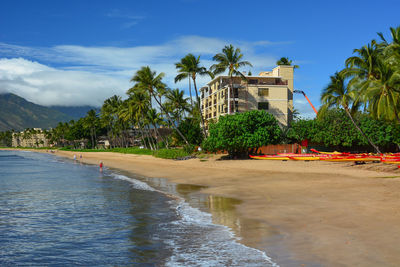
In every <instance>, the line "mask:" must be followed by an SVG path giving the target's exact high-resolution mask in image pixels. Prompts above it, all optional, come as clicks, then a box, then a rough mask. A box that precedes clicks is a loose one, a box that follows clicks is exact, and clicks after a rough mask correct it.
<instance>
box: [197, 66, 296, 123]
mask: <svg viewBox="0 0 400 267" xmlns="http://www.w3.org/2000/svg"><path fill="white" fill-rule="evenodd" d="M246 78H247V80H244V79H242V78H241V77H233V95H232V92H231V90H229V86H230V78H229V76H218V77H216V78H214V79H213V80H212V81H210V82H209V83H208V84H207V86H204V87H202V88H201V89H200V94H201V98H200V103H201V107H202V115H203V118H204V120H205V122H206V123H205V124H206V128H208V127H207V124H208V121H210V120H216V121H217V120H218V118H219V117H220V116H223V115H226V114H234V113H237V112H244V111H248V110H257V109H258V110H265V111H266V112H268V113H271V114H272V115H274V116H275V117H276V119H277V120H278V121H279V123H280V124H281V125H284V126H287V125H289V124H290V121H291V120H292V113H293V66H286V65H281V66H277V67H275V68H274V69H273V70H272V71H264V72H261V73H260V74H259V75H258V76H246Z"/></svg>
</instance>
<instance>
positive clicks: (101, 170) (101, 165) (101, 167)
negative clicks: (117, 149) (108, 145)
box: [99, 161, 103, 172]
mask: <svg viewBox="0 0 400 267" xmlns="http://www.w3.org/2000/svg"><path fill="white" fill-rule="evenodd" d="M99 167H100V172H103V162H102V161H100V165H99Z"/></svg>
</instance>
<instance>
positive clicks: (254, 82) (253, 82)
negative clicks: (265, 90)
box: [249, 79, 258, 84]
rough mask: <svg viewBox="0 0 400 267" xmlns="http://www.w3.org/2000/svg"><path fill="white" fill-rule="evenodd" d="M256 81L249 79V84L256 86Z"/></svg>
mask: <svg viewBox="0 0 400 267" xmlns="http://www.w3.org/2000/svg"><path fill="white" fill-rule="evenodd" d="M257 83H258V80H257V79H250V80H249V84H257Z"/></svg>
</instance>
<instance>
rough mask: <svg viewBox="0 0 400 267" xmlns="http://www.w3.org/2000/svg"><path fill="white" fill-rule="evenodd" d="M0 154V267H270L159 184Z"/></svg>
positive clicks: (42, 157) (40, 157)
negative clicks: (76, 266)
mask: <svg viewBox="0 0 400 267" xmlns="http://www.w3.org/2000/svg"><path fill="white" fill-rule="evenodd" d="M144 181H145V180H143V179H140V178H139V177H135V176H133V175H126V174H125V175H124V174H122V173H120V172H118V171H114V170H108V169H105V170H104V171H103V172H99V169H98V167H97V166H93V165H85V164H80V163H79V162H77V161H72V160H68V159H63V158H58V157H56V156H54V155H48V154H40V153H33V152H24V151H0V266H15V265H18V266H73V265H83V266H94V265H98V266H276V264H274V263H273V262H272V261H271V260H270V259H269V258H268V257H267V255H266V254H265V253H264V252H262V251H259V250H257V249H254V248H249V247H246V246H244V245H242V244H240V243H239V242H238V238H237V237H236V236H235V235H234V233H233V231H232V230H231V229H230V228H228V227H226V226H222V225H218V224H214V223H213V222H212V218H211V215H210V214H209V213H207V212H205V211H202V210H200V209H199V208H196V207H192V206H191V205H189V204H188V203H187V202H185V199H184V198H182V197H180V196H179V195H174V196H171V195H170V192H167V191H171V190H166V186H165V185H164V186H158V187H157V186H155V185H154V184H153V186H151V185H149V184H148V183H146V182H144Z"/></svg>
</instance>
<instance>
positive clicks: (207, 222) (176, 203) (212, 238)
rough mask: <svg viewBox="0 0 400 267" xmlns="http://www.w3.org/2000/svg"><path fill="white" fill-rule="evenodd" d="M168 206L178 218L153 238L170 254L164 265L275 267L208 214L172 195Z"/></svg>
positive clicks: (139, 185) (133, 182)
mask: <svg viewBox="0 0 400 267" xmlns="http://www.w3.org/2000/svg"><path fill="white" fill-rule="evenodd" d="M111 176H112V177H114V178H115V179H119V180H124V181H128V182H130V183H131V185H132V187H133V188H135V189H138V190H145V191H152V192H160V193H162V194H165V195H169V194H168V193H167V192H163V191H160V190H157V189H155V188H153V187H151V186H150V185H148V184H147V183H145V182H142V181H139V180H137V179H134V178H131V177H127V176H125V175H121V174H115V173H112V174H111ZM170 204H171V207H172V208H173V211H174V212H175V213H176V215H177V216H176V217H177V218H178V219H177V220H174V221H171V222H165V223H163V224H162V225H160V226H159V230H157V231H155V233H154V235H153V237H154V238H156V239H158V240H162V241H163V242H164V243H165V244H166V245H167V246H168V247H169V248H170V249H171V251H172V255H171V256H170V257H169V259H167V261H166V263H165V265H166V266H250V267H252V266H273V267H277V266H278V265H277V264H276V263H274V262H273V261H272V260H271V258H270V257H268V256H267V254H266V253H265V252H263V251H261V250H258V249H255V248H251V247H247V246H245V245H243V244H241V243H239V242H238V240H239V238H238V237H237V236H236V235H235V234H234V232H233V230H232V229H230V228H229V227H227V226H224V225H218V224H214V223H213V222H212V216H211V214H209V213H206V212H203V211H201V210H200V209H198V208H194V207H192V206H190V205H189V204H188V203H187V202H185V200H184V199H183V198H182V197H179V196H178V197H177V196H174V199H172V200H170Z"/></svg>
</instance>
